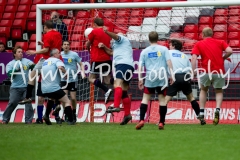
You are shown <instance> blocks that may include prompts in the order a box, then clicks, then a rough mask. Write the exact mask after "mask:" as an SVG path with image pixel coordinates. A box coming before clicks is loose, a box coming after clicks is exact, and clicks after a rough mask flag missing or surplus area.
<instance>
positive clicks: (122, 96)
mask: <svg viewBox="0 0 240 160" xmlns="http://www.w3.org/2000/svg"><path fill="white" fill-rule="evenodd" d="M103 30H104V32H105V33H106V34H107V35H108V36H109V37H111V38H113V39H114V42H113V45H112V50H111V49H109V48H108V47H106V46H105V45H104V44H103V43H99V47H100V48H101V47H103V48H104V50H105V51H106V52H107V53H108V54H109V55H113V65H114V68H115V76H116V78H115V79H114V107H111V106H110V107H108V109H107V111H106V112H107V113H112V112H120V108H119V107H120V102H121V100H122V103H123V106H124V118H123V121H122V122H121V123H120V125H125V124H127V123H128V122H129V121H130V120H132V116H131V114H130V109H131V100H130V98H129V96H128V93H127V91H128V88H129V83H130V80H131V79H132V76H133V71H134V68H133V67H134V65H133V51H132V45H131V43H130V41H129V40H128V39H127V38H126V37H125V36H123V34H122V33H119V34H118V35H117V34H115V33H113V32H109V31H108V30H107V27H105V26H104V27H103Z"/></svg>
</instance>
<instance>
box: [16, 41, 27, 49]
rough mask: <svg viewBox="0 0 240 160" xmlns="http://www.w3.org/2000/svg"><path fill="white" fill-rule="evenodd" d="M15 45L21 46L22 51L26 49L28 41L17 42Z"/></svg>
mask: <svg viewBox="0 0 240 160" xmlns="http://www.w3.org/2000/svg"><path fill="white" fill-rule="evenodd" d="M15 46H21V47H22V49H23V50H24V51H26V50H27V49H28V42H17V43H16V44H15Z"/></svg>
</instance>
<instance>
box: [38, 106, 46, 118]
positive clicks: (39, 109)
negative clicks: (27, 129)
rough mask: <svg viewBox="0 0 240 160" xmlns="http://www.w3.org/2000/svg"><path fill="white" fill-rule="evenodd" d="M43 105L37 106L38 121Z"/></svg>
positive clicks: (41, 115) (41, 114)
mask: <svg viewBox="0 0 240 160" xmlns="http://www.w3.org/2000/svg"><path fill="white" fill-rule="evenodd" d="M43 107H44V106H43V105H38V106H37V115H38V120H42V117H43Z"/></svg>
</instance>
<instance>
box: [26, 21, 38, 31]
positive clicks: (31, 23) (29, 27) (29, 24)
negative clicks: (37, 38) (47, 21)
mask: <svg viewBox="0 0 240 160" xmlns="http://www.w3.org/2000/svg"><path fill="white" fill-rule="evenodd" d="M27 30H28V31H36V21H28V22H27Z"/></svg>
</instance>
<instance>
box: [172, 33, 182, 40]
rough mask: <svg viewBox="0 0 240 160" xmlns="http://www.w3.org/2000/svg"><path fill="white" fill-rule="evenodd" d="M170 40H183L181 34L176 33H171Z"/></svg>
mask: <svg viewBox="0 0 240 160" xmlns="http://www.w3.org/2000/svg"><path fill="white" fill-rule="evenodd" d="M169 38H170V39H174V38H177V39H178V38H179V39H182V38H183V33H178V32H174V33H171V35H170V37H169Z"/></svg>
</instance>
